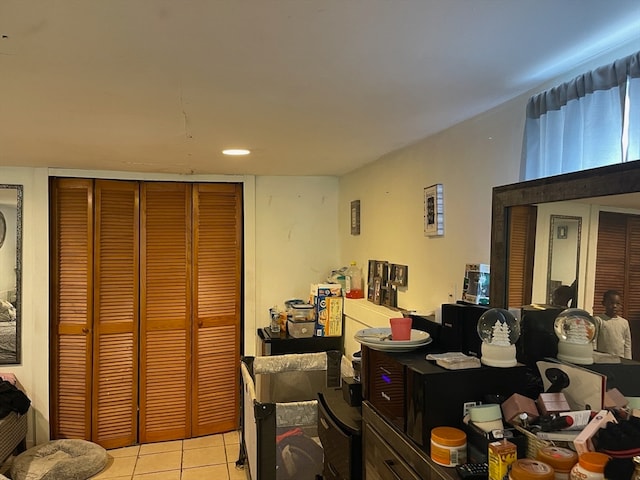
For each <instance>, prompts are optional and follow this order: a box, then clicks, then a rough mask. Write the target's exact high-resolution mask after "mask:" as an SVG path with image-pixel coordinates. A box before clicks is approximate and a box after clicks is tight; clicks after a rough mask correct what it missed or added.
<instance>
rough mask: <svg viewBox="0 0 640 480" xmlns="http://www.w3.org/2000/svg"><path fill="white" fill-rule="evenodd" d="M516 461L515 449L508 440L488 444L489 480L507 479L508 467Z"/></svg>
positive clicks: (516, 453) (516, 451) (516, 452)
mask: <svg viewBox="0 0 640 480" xmlns="http://www.w3.org/2000/svg"><path fill="white" fill-rule="evenodd" d="M517 459H518V450H517V447H516V446H515V445H514V444H513V443H511V442H510V441H508V440H500V441H498V442H492V443H490V444H489V462H488V463H489V480H502V479H503V478H505V477H507V473H508V472H509V465H511V464H512V463H513V462H515V461H516V460H517Z"/></svg>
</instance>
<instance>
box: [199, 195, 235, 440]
mask: <svg viewBox="0 0 640 480" xmlns="http://www.w3.org/2000/svg"><path fill="white" fill-rule="evenodd" d="M193 212H194V217H193V224H194V228H193V231H194V242H193V260H194V262H193V270H194V281H195V285H194V312H195V313H194V324H195V325H194V331H193V343H194V353H193V391H194V395H195V398H194V399H193V408H192V425H193V436H200V435H208V434H212V433H219V432H225V431H229V430H233V429H236V428H238V404H239V397H238V390H239V378H238V375H239V368H238V367H239V365H240V326H241V303H240V299H241V291H242V290H241V268H242V188H241V186H240V185H238V184H197V185H194V187H193Z"/></svg>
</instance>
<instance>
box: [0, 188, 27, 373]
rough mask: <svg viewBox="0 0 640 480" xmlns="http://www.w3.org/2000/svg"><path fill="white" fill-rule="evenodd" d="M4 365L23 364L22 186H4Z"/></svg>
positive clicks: (0, 253) (0, 329)
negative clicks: (21, 357) (21, 345)
mask: <svg viewBox="0 0 640 480" xmlns="http://www.w3.org/2000/svg"><path fill="white" fill-rule="evenodd" d="M0 238H2V240H3V241H2V242H1V244H0V364H14V363H20V312H21V305H20V298H21V292H20V286H21V279H22V185H3V184H0Z"/></svg>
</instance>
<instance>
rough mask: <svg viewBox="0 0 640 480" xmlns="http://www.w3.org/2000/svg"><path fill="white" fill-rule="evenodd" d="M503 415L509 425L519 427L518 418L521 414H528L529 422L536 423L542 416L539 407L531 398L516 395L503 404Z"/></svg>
mask: <svg viewBox="0 0 640 480" xmlns="http://www.w3.org/2000/svg"><path fill="white" fill-rule="evenodd" d="M501 407H502V415H503V417H504V419H505V421H506V422H507V423H510V424H512V425H514V424H515V425H519V424H520V419H519V418H518V417H519V415H520V414H521V413H526V414H527V419H528V421H529V422H535V421H536V420H537V419H538V417H539V416H540V414H539V413H538V407H536V402H535V401H533V399H531V398H529V397H525V396H524V395H520V394H519V393H514V394H513V395H511V396H510V397H509V398H507V399H506V400H505V401H504V402H502V405H501Z"/></svg>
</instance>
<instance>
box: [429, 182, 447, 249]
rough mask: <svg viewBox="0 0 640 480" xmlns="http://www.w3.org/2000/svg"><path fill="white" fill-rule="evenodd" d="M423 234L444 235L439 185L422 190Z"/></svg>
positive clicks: (442, 197)
mask: <svg viewBox="0 0 640 480" xmlns="http://www.w3.org/2000/svg"><path fill="white" fill-rule="evenodd" d="M424 234H425V236H426V237H437V236H441V235H444V190H443V187H442V184H441V183H436V184H435V185H431V186H430V187H426V188H425V189H424Z"/></svg>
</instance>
